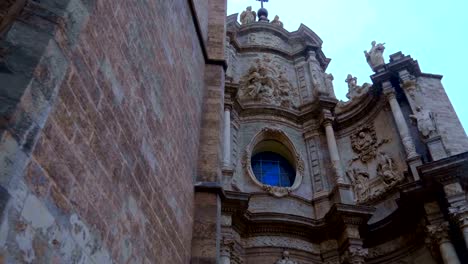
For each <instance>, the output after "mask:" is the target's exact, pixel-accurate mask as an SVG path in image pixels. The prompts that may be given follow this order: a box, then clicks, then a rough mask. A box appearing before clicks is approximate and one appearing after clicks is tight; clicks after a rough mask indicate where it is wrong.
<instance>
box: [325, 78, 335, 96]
mask: <svg viewBox="0 0 468 264" xmlns="http://www.w3.org/2000/svg"><path fill="white" fill-rule="evenodd" d="M334 79H335V78H334V77H333V75H332V74H331V73H326V74H325V87H326V93H327V95H328V96H329V97H332V98H336V95H335V89H333V80H334Z"/></svg>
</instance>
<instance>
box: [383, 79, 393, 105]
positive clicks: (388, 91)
mask: <svg viewBox="0 0 468 264" xmlns="http://www.w3.org/2000/svg"><path fill="white" fill-rule="evenodd" d="M382 90H383V93H384V95H385V96H386V97H387V100H391V99H395V98H396V92H395V88H394V87H393V85H392V84H391V83H390V81H385V82H383V83H382Z"/></svg>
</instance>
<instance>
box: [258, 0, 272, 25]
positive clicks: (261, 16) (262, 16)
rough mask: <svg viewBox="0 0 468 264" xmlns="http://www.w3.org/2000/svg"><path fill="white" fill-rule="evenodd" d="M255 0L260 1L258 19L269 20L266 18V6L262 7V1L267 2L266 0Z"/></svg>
mask: <svg viewBox="0 0 468 264" xmlns="http://www.w3.org/2000/svg"><path fill="white" fill-rule="evenodd" d="M257 1H260V2H261V3H262V7H261V8H260V9H259V10H258V12H257V16H258V21H265V22H270V20H269V19H268V10H267V9H266V8H263V2H268V0H257Z"/></svg>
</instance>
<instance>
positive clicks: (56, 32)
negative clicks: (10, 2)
mask: <svg viewBox="0 0 468 264" xmlns="http://www.w3.org/2000/svg"><path fill="white" fill-rule="evenodd" d="M219 2H224V1H219ZM191 4H192V3H191V1H185V0H175V1H155V0H151V1H144V2H138V3H134V2H130V1H117V2H116V1H109V0H102V1H85V0H68V1H52V0H50V1H41V3H37V2H35V1H29V2H28V3H27V5H26V8H25V10H24V11H23V13H22V15H20V17H19V18H18V19H17V20H16V22H15V23H14V24H13V25H12V27H11V29H10V30H9V32H8V34H7V35H6V37H5V40H4V41H3V42H2V43H1V45H2V46H4V47H7V48H8V49H9V51H10V52H9V53H8V54H7V56H6V57H5V60H6V62H7V63H6V65H8V69H7V70H6V71H5V70H4V71H2V72H0V83H2V85H7V86H6V87H5V86H3V87H1V89H0V91H1V92H0V105H2V107H1V109H0V110H1V117H2V118H0V121H1V122H0V136H1V141H0V184H1V187H3V188H4V189H6V190H7V191H8V194H7V195H5V196H6V197H7V198H6V199H3V196H4V195H2V196H1V197H2V201H0V204H3V203H6V208H5V209H4V210H2V211H1V212H0V213H1V216H2V221H1V228H0V262H2V260H6V262H26V263H32V262H34V263H50V262H59V263H90V262H94V263H109V262H111V260H112V261H114V262H117V263H127V262H132V263H142V262H147V263H154V262H158V263H188V262H189V259H190V250H191V238H192V223H193V201H194V192H193V179H194V177H195V175H196V171H197V166H198V164H197V162H198V161H197V155H198V147H199V141H200V130H201V125H200V122H201V119H202V114H201V113H202V107H203V97H204V95H205V93H204V89H205V88H204V87H205V79H204V75H205V61H206V52H205V53H204V48H205V47H203V46H202V45H201V43H203V42H202V41H200V39H199V37H198V35H197V30H196V26H195V25H196V24H195V23H194V22H195V21H196V20H194V19H193V17H192V12H191V10H192V9H191V7H190V5H191ZM224 5H225V3H224ZM210 6H211V3H210ZM195 9H196V8H195ZM216 12H217V13H222V14H218V16H217V17H222V18H223V19H224V17H225V14H224V12H223V10H221V11H219V10H217V9H216ZM201 15H202V16H203V15H204V14H201ZM205 15H206V14H205ZM204 20H206V18H205V17H201V19H200V21H204ZM218 20H219V19H218ZM223 21H224V20H223ZM218 24H219V23H218ZM223 24H224V22H223ZM201 26H204V27H208V25H204V24H203V25H201ZM199 31H204V32H207V33H206V34H207V35H208V36H210V35H212V36H216V35H220V37H219V38H216V39H221V40H224V31H223V29H222V28H221V30H220V29H217V28H215V29H213V30H211V29H210V30H208V29H206V28H204V29H201V30H199ZM218 46H222V47H223V43H222V42H221V44H220V45H218ZM205 50H206V48H205ZM218 53H219V54H221V55H220V56H222V54H223V51H222V48H221V51H218V52H215V54H218ZM220 56H218V57H220ZM0 209H2V206H0Z"/></svg>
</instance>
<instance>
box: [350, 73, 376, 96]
mask: <svg viewBox="0 0 468 264" xmlns="http://www.w3.org/2000/svg"><path fill="white" fill-rule="evenodd" d="M345 82H346V83H348V93H347V94H346V97H347V98H348V99H350V100H352V99H354V98H357V97H361V96H362V95H364V94H366V93H367V91H369V88H370V87H371V85H370V84H369V83H364V84H363V85H362V86H359V85H357V77H353V75H351V74H348V77H347V78H346V80H345Z"/></svg>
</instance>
